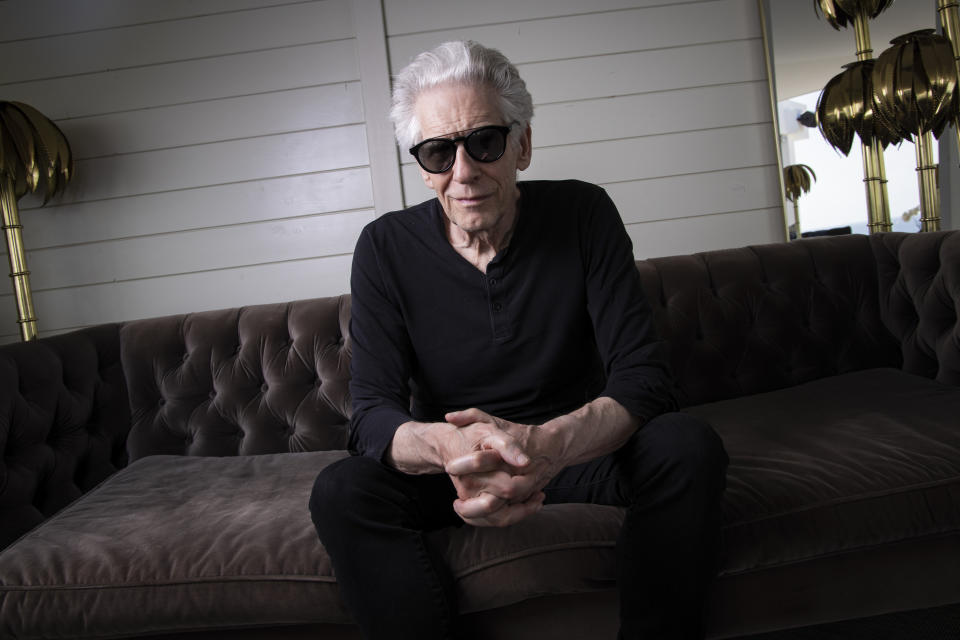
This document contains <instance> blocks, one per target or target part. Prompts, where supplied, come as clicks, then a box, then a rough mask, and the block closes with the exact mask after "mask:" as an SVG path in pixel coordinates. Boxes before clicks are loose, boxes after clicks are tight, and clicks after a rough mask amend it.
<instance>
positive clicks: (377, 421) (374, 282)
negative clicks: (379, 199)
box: [348, 229, 413, 459]
mask: <svg viewBox="0 0 960 640" xmlns="http://www.w3.org/2000/svg"><path fill="white" fill-rule="evenodd" d="M368 231H369V230H368V229H365V230H364V232H363V233H362V234H361V236H360V239H359V240H358V242H357V247H356V250H355V251H354V255H353V269H352V272H351V275H350V289H351V308H352V310H351V318H350V332H351V335H352V338H353V355H352V359H351V363H350V368H351V380H350V393H351V395H352V398H353V416H352V418H351V424H350V438H349V443H348V446H349V448H350V450H351V451H353V452H355V453H359V454H361V455H367V456H371V457H374V458H377V459H383V455H384V452H385V451H386V450H387V447H389V445H390V442H391V441H392V440H393V435H394V433H395V432H396V430H397V428H398V427H399V426H400V425H401V424H403V423H404V422H408V421H410V420H411V417H410V412H409V404H410V386H409V379H410V369H411V361H412V357H413V356H412V349H411V346H410V339H409V337H408V335H407V330H406V327H405V324H404V321H403V316H402V313H401V309H400V306H399V301H398V300H396V299H395V296H391V293H390V292H389V291H388V289H387V285H386V282H385V279H384V274H383V265H382V264H381V261H380V256H378V254H377V249H376V247H375V245H374V243H373V241H372V239H371V236H370V234H369V233H368Z"/></svg>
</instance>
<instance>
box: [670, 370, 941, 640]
mask: <svg viewBox="0 0 960 640" xmlns="http://www.w3.org/2000/svg"><path fill="white" fill-rule="evenodd" d="M688 411H689V412H690V413H693V414H696V415H698V416H701V417H703V418H704V419H706V420H708V421H709V422H711V423H712V424H713V425H714V427H715V428H716V429H717V431H718V432H719V434H720V435H721V437H722V438H723V440H724V443H725V445H726V447H727V451H728V452H729V454H730V466H729V470H728V475H727V491H726V495H725V499H724V523H725V524H724V548H725V552H724V560H723V569H722V577H721V580H722V581H723V582H724V583H725V584H724V585H723V588H722V589H719V590H718V593H719V594H721V595H722V599H721V600H716V601H715V602H714V603H713V604H714V606H713V609H714V613H713V615H714V618H715V624H714V625H713V627H714V629H717V630H719V629H720V628H723V627H728V626H729V627H730V628H735V629H736V631H737V632H739V633H747V632H755V631H762V630H765V629H767V628H782V627H783V626H790V625H791V624H801V623H803V624H811V623H813V622H826V621H829V620H832V619H839V618H841V617H854V616H856V615H862V616H866V615H874V614H879V613H885V612H887V611H896V610H907V609H912V608H917V607H925V606H933V605H935V604H947V603H953V602H960V580H957V576H958V575H960V388H958V387H954V386H950V385H944V384H940V383H938V382H935V381H932V380H929V379H927V378H923V377H920V376H915V375H912V374H909V373H905V372H903V371H901V370H898V369H872V370H866V371H859V372H855V373H849V374H844V375H840V376H834V377H830V378H824V379H822V380H816V381H814V382H810V383H807V384H804V385H799V386H796V387H791V388H788V389H782V390H779V391H775V392H770V393H764V394H758V395H754V396H749V397H743V398H736V399H732V400H725V401H722V402H716V403H711V404H705V405H700V406H697V407H691V408H690V409H688ZM764 587H765V588H764ZM747 597H748V598H749V602H747V601H746V598H747ZM748 612H749V615H748ZM758 612H760V615H756V614H757V613H758ZM814 612H816V616H820V617H819V618H818V619H814V618H816V616H813V617H811V615H812V614H813V613H814ZM738 619H740V620H743V619H751V620H752V621H753V622H754V623H755V624H761V625H762V623H763V622H766V623H767V626H766V627H764V626H758V627H754V628H742V627H737V625H738ZM721 621H722V622H721Z"/></svg>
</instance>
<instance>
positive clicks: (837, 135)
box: [817, 59, 900, 233]
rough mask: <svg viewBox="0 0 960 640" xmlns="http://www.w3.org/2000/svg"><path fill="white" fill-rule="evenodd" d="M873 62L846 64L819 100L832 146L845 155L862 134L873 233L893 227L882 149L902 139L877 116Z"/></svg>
mask: <svg viewBox="0 0 960 640" xmlns="http://www.w3.org/2000/svg"><path fill="white" fill-rule="evenodd" d="M873 65H874V61H873V60H872V59H868V60H860V61H857V62H851V63H849V64H846V65H844V67H843V69H844V70H843V71H842V72H841V73H839V74H837V75H836V76H834V77H833V78H831V79H830V80H829V81H828V82H827V84H826V86H824V88H823V92H822V93H821V94H820V98H819V99H818V100H817V126H819V127H820V133H822V134H823V137H824V139H825V140H826V141H827V142H828V143H830V145H831V146H832V147H833V148H835V149H837V150H838V151H840V152H841V153H843V155H850V148H851V147H852V146H853V136H854V134H857V135H858V136H859V137H860V142H861V144H862V145H863V171H864V179H863V183H864V185H865V186H866V191H867V204H868V215H869V221H868V223H867V228H868V229H869V230H870V232H871V233H875V232H877V231H890V230H891V229H892V228H893V224H892V223H891V221H890V204H889V201H888V199H887V184H886V183H887V180H886V177H885V176H884V169H883V149H885V148H886V147H887V145H889V144H893V143H896V142H899V141H900V137H899V136H898V135H897V133H896V131H895V130H893V129H891V128H890V126H889V123H888V122H886V121H883V120H880V119H878V118H876V117H875V110H874V106H873V87H872V73H873Z"/></svg>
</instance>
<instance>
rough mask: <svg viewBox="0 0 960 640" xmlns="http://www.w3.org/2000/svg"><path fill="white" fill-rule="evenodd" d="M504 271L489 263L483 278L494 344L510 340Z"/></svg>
mask: <svg viewBox="0 0 960 640" xmlns="http://www.w3.org/2000/svg"><path fill="white" fill-rule="evenodd" d="M505 277H506V270H505V269H504V268H503V265H502V264H500V263H496V262H491V263H490V264H489V265H488V267H487V275H486V277H485V278H484V280H485V284H486V287H487V309H488V311H489V314H490V327H491V330H492V334H493V340H494V342H502V341H503V340H507V339H508V338H510V322H509V305H508V300H507V290H506V287H505V286H504V285H505V282H504V279H505Z"/></svg>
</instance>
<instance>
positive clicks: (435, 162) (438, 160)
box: [417, 140, 457, 173]
mask: <svg viewBox="0 0 960 640" xmlns="http://www.w3.org/2000/svg"><path fill="white" fill-rule="evenodd" d="M456 155H457V145H456V144H454V143H453V142H451V141H449V140H428V141H427V142H426V144H423V145H422V146H421V147H420V148H419V149H418V150H417V160H419V161H420V164H421V165H422V166H423V168H424V169H426V170H427V171H433V172H435V173H442V172H444V171H446V170H447V169H449V168H450V166H451V165H452V164H453V160H454V158H455V157H456Z"/></svg>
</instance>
